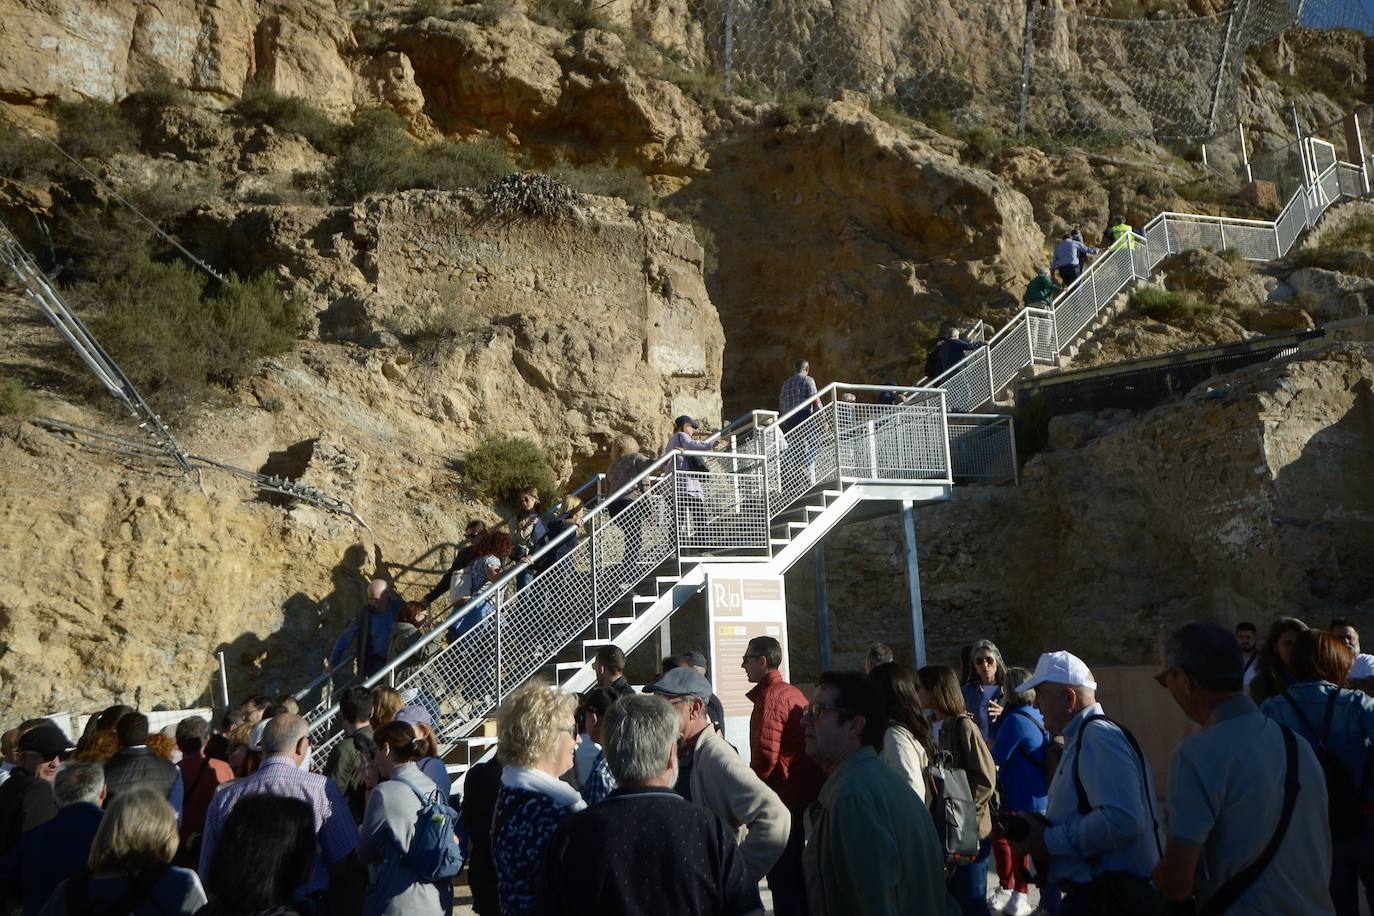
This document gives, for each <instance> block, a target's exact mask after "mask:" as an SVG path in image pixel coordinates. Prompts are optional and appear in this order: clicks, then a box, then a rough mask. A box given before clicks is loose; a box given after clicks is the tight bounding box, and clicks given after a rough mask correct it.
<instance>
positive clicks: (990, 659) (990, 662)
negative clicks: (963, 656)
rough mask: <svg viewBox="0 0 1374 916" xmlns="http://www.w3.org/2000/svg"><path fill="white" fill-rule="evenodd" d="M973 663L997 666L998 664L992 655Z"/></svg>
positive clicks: (977, 659)
mask: <svg viewBox="0 0 1374 916" xmlns="http://www.w3.org/2000/svg"><path fill="white" fill-rule="evenodd" d="M973 663H974V664H975V665H995V664H997V659H995V658H993V657H992V656H991V655H984V656H983V657H982V658H975V659H974V660H973Z"/></svg>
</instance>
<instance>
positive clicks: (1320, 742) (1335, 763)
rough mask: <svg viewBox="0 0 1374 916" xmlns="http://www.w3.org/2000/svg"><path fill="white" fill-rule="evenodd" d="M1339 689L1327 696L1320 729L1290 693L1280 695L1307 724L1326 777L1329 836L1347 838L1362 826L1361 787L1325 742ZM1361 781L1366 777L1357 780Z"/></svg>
mask: <svg viewBox="0 0 1374 916" xmlns="http://www.w3.org/2000/svg"><path fill="white" fill-rule="evenodd" d="M1340 692H1341V688H1339V687H1336V688H1335V689H1333V690H1332V691H1331V695H1330V696H1329V697H1327V700H1326V716H1325V719H1324V721H1323V723H1322V729H1321V731H1320V732H1318V731H1317V730H1316V729H1315V728H1313V727H1312V723H1311V721H1309V720H1308V718H1307V715H1306V713H1304V712H1303V711H1302V707H1301V706H1299V705H1298V703H1297V701H1296V700H1294V699H1293V697H1292V696H1291V695H1290V694H1288V693H1286V692H1285V693H1284V694H1283V698H1284V699H1285V700H1287V701H1288V703H1289V705H1291V706H1292V707H1293V711H1294V712H1296V713H1297V714H1298V718H1299V719H1301V720H1302V722H1303V725H1305V726H1307V730H1308V732H1310V733H1311V734H1312V737H1313V739H1314V743H1313V745H1312V749H1313V750H1314V751H1315V752H1316V754H1317V762H1318V763H1320V764H1321V767H1322V775H1324V776H1325V777H1326V805H1327V813H1328V816H1329V819H1330V823H1331V838H1332V839H1333V840H1350V839H1354V838H1355V837H1356V836H1358V835H1359V833H1360V829H1361V828H1362V827H1363V825H1364V786H1363V785H1356V784H1355V780H1354V779H1353V778H1352V777H1351V775H1350V772H1349V771H1348V770H1346V768H1345V765H1344V764H1342V763H1341V761H1340V758H1339V757H1337V756H1336V754H1335V752H1334V751H1332V750H1331V748H1329V747H1327V744H1326V742H1327V741H1328V740H1329V739H1330V738H1331V722H1332V720H1333V719H1334V718H1335V715H1336V698H1337V697H1338V696H1340ZM1368 775H1369V765H1368V758H1367V757H1366V763H1365V776H1366V777H1368ZM1365 781H1367V779H1365V780H1361V782H1365Z"/></svg>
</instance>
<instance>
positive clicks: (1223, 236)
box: [1217, 220, 1226, 251]
mask: <svg viewBox="0 0 1374 916" xmlns="http://www.w3.org/2000/svg"><path fill="white" fill-rule="evenodd" d="M1217 228H1218V229H1220V230H1221V250H1222V251H1225V250H1226V224H1225V223H1223V222H1222V221H1221V220H1217Z"/></svg>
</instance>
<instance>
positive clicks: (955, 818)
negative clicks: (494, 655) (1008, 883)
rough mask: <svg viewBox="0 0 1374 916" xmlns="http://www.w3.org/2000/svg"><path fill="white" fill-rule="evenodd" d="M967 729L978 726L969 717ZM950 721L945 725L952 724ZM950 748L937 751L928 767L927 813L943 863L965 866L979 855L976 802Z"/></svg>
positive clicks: (966, 775) (966, 720) (949, 725)
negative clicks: (932, 790)
mask: <svg viewBox="0 0 1374 916" xmlns="http://www.w3.org/2000/svg"><path fill="white" fill-rule="evenodd" d="M963 721H965V722H968V723H969V727H970V728H975V729H976V728H977V726H976V725H974V724H973V722H972V720H971V719H968V718H965V719H964V720H963ZM953 725H954V723H953V722H950V723H948V724H947V725H946V727H947V728H949V727H953ZM953 762H954V757H953V755H951V754H950V752H949V751H936V753H935V757H934V759H933V760H932V762H931V766H930V779H931V782H932V783H933V784H934V792H933V793H932V794H931V797H930V814H931V817H932V819H933V820H934V821H935V834H936V835H937V836H938V837H939V838H940V847H941V848H942V849H943V850H944V852H945V864H946V865H968V864H970V863H971V862H973V861H974V860H975V859H977V858H978V805H977V803H976V802H975V801H974V800H973V789H972V788H971V787H970V786H969V781H968V774H967V773H965V772H964V771H963V770H960V769H956V768H955V767H953V766H952V765H951V764H952V763H953Z"/></svg>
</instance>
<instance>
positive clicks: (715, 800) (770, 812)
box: [644, 668, 792, 881]
mask: <svg viewBox="0 0 1374 916" xmlns="http://www.w3.org/2000/svg"><path fill="white" fill-rule="evenodd" d="M644 691H645V692H646V693H656V694H658V695H660V696H662V697H664V698H665V699H667V700H668V702H670V703H671V704H673V709H674V710H675V711H676V712H677V718H678V723H679V724H680V726H681V729H682V730H681V737H680V738H679V741H678V770H679V774H678V780H677V785H676V787H675V788H676V789H677V792H678V794H679V795H681V796H683V797H684V798H686V799H687V800H688V801H690V802H695V803H696V804H698V805H701V806H702V807H704V808H708V809H710V810H711V811H714V812H715V813H716V814H718V815H720V817H721V818H722V819H723V820H724V821H725V822H726V823H727V824H729V825H730V826H731V827H732V828H733V829H734V830H735V833H736V839H738V840H739V851H740V855H741V856H742V857H743V859H744V864H745V866H746V867H747V868H748V870H749V874H750V877H751V878H753V880H755V881H760V880H762V879H763V876H764V875H766V874H768V871H769V869H771V868H772V867H773V864H774V863H775V862H777V861H778V857H779V856H781V855H782V851H783V848H784V847H786V845H787V835H788V831H789V830H790V829H791V825H792V817H791V815H790V814H788V812H787V808H786V806H785V805H783V803H782V799H780V798H778V794H777V793H776V792H774V791H773V790H772V789H770V788H768V786H766V785H764V784H763V780H761V779H759V777H758V776H757V775H756V774H755V773H754V771H753V770H751V769H749V765H748V764H747V763H745V762H744V761H743V760H741V759H740V756H739V754H738V753H736V751H735V749H734V748H733V747H731V746H730V745H729V744H728V743H727V742H726V741H725V739H724V738H722V737H720V736H719V735H717V734H716V731H715V729H714V728H712V727H711V720H710V719H709V718H708V717H707V715H706V701H707V700H708V699H709V698H710V696H711V684H710V682H708V681H707V680H706V678H704V677H702V676H701V675H700V674H699V673H697V672H696V671H695V670H694V669H692V668H674V669H673V670H672V671H669V672H668V673H667V674H665V675H663V677H661V678H659V680H658V681H657V682H656V683H653V684H650V685H649V686H648V687H646V688H644Z"/></svg>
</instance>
